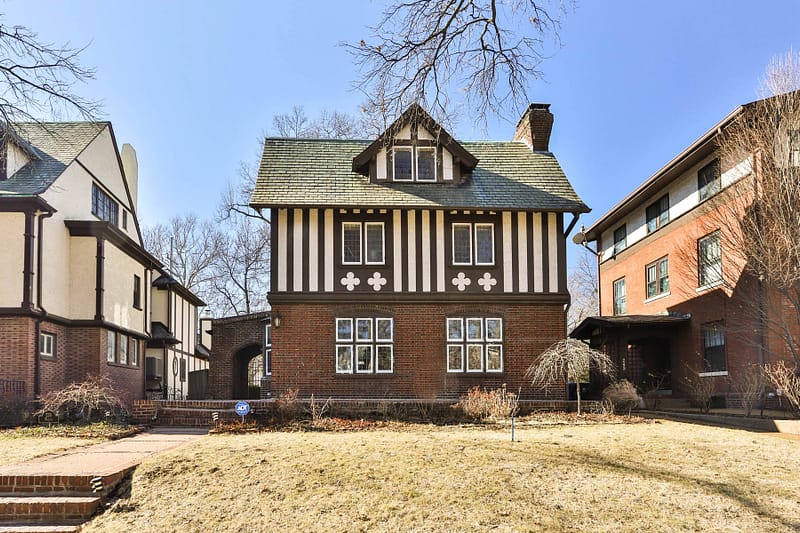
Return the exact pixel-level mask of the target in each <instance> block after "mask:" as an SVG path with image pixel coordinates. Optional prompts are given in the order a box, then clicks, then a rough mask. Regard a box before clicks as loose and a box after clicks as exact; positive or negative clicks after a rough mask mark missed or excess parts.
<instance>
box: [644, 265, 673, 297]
mask: <svg viewBox="0 0 800 533" xmlns="http://www.w3.org/2000/svg"><path fill="white" fill-rule="evenodd" d="M645 277H646V280H647V282H646V283H647V297H648V298H654V297H656V296H660V295H662V294H666V293H668V292H669V258H668V257H662V258H661V259H659V260H658V261H655V262H653V263H650V264H649V265H647V266H646V267H645Z"/></svg>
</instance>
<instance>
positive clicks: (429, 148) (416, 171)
mask: <svg viewBox="0 0 800 533" xmlns="http://www.w3.org/2000/svg"><path fill="white" fill-rule="evenodd" d="M420 152H431V153H432V154H433V179H430V180H423V179H420V177H419V153H420ZM436 152H437V150H436V147H435V146H417V147H416V150H414V163H416V164H415V165H414V180H415V181H418V182H420V183H436V179H437V177H438V176H437V172H436V171H437V169H438V166H439V165H438V163H439V161H438V155H437V154H436Z"/></svg>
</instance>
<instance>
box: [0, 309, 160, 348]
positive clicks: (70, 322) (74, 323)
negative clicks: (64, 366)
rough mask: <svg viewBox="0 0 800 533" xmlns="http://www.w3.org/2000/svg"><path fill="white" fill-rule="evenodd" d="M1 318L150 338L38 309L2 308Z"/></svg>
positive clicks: (96, 322)
mask: <svg viewBox="0 0 800 533" xmlns="http://www.w3.org/2000/svg"><path fill="white" fill-rule="evenodd" d="M0 317H28V318H38V319H40V320H42V321H43V322H51V323H53V324H59V325H62V326H66V327H72V328H91V327H98V328H105V329H110V330H113V331H116V332H118V333H123V334H125V335H128V336H131V337H136V338H137V339H141V340H147V339H149V338H150V335H149V334H148V333H142V332H141V331H134V330H132V329H127V328H123V327H121V326H118V325H116V324H112V323H111V322H107V321H105V320H74V319H70V318H64V317H62V316H59V315H53V314H51V313H45V312H42V311H37V310H36V309H23V308H21V307H0ZM140 355H141V354H140Z"/></svg>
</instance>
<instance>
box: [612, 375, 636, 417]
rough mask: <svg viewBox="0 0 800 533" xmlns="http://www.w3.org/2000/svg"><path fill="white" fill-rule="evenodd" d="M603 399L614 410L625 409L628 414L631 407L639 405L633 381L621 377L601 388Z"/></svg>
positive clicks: (622, 410)
mask: <svg viewBox="0 0 800 533" xmlns="http://www.w3.org/2000/svg"><path fill="white" fill-rule="evenodd" d="M603 401H605V402H608V403H609V404H610V405H611V407H612V408H613V410H614V412H617V413H622V412H626V411H627V413H628V414H630V412H631V409H636V408H637V407H639V401H640V398H639V393H638V392H637V390H636V387H635V386H634V385H633V383H631V382H630V381H628V380H627V379H623V380H620V381H617V382H615V383H612V384H611V385H609V386H608V387H606V388H605V389H604V390H603Z"/></svg>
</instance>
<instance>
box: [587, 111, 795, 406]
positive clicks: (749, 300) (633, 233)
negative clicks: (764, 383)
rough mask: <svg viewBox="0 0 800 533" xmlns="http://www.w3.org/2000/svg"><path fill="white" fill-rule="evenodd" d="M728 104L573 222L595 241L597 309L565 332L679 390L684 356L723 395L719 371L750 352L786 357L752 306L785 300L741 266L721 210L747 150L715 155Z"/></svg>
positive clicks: (747, 358) (635, 378) (734, 369)
mask: <svg viewBox="0 0 800 533" xmlns="http://www.w3.org/2000/svg"><path fill="white" fill-rule="evenodd" d="M749 105H750V104H748V105H745V106H740V107H738V108H737V109H736V110H734V111H733V112H732V113H731V114H729V115H728V116H727V117H725V118H724V119H723V120H722V121H720V122H719V123H718V124H716V125H714V126H713V127H712V128H711V129H710V130H709V131H708V132H706V133H705V134H704V135H702V136H701V137H700V138H699V139H697V140H696V141H695V142H693V143H692V144H691V145H690V146H688V147H687V148H686V149H685V150H684V151H682V152H681V153H680V154H678V155H677V156H676V157H675V158H674V159H673V160H671V161H670V162H668V163H667V164H666V165H665V166H664V167H663V168H661V169H660V170H659V171H658V172H656V173H655V174H654V175H653V176H651V177H650V178H649V179H648V180H647V181H645V182H644V183H643V184H642V185H641V186H639V187H638V188H637V189H636V190H634V191H633V192H631V193H630V194H629V195H628V196H626V197H625V198H624V199H623V200H622V201H620V202H619V203H618V204H617V205H616V206H614V207H613V208H612V209H611V210H610V211H609V212H608V213H606V214H605V215H603V216H602V217H600V219H599V220H598V221H597V222H595V223H594V224H593V225H592V226H591V227H590V228H588V229H586V230H584V234H585V237H586V242H593V243H596V246H597V250H598V252H599V255H598V263H599V283H600V287H599V292H600V316H596V317H590V318H587V319H586V320H584V321H583V322H582V323H581V324H579V325H578V326H577V327H576V328H575V330H574V331H573V332H571V336H572V337H576V338H580V339H585V340H590V341H591V342H592V344H593V345H595V346H596V347H601V348H603V349H604V350H605V351H606V352H607V353H609V354H610V355H611V356H612V358H613V359H614V360H615V362H616V363H617V365H618V367H619V370H620V374H621V377H625V378H627V379H629V380H630V381H632V382H633V383H635V384H636V385H638V386H641V387H643V388H649V387H651V386H653V385H654V384H656V383H658V382H660V384H661V387H660V388H661V389H662V394H666V395H675V396H679V397H680V396H684V395H685V394H686V392H687V391H686V390H685V386H684V385H683V384H682V378H683V377H684V376H685V375H686V374H687V372H689V371H690V370H689V369H690V368H691V369H693V370H694V371H696V372H699V376H700V377H701V378H702V379H708V380H713V381H714V389H715V394H717V395H718V396H719V397H720V398H728V399H729V400H734V399H735V398H734V396H735V395H734V394H733V388H732V386H731V381H732V380H736V379H738V378H739V377H740V376H741V375H742V373H743V371H744V370H745V368H747V366H748V365H751V364H762V365H763V364H765V363H769V362H771V361H775V360H777V359H783V358H787V359H788V357H787V355H788V354H785V353H784V350H783V348H782V347H781V341H780V340H779V339H777V338H774V336H773V335H772V334H771V333H770V332H769V330H768V328H766V327H765V326H764V323H763V321H762V319H761V318H760V316H759V313H760V312H761V311H759V309H761V310H763V311H764V312H767V313H773V314H774V315H773V316H779V314H780V313H782V312H785V310H784V309H783V308H782V307H781V305H780V304H779V303H778V300H777V299H776V297H775V295H774V294H771V293H770V291H768V290H767V288H765V287H764V286H762V285H761V284H760V283H758V281H757V280H756V279H754V278H753V277H752V276H750V275H749V274H748V273H747V272H746V271H745V269H744V266H745V265H744V259H743V258H742V254H741V253H738V250H736V249H734V247H735V246H736V244H735V243H736V242H737V238H736V235H737V234H735V233H734V232H736V231H738V224H737V223H736V219H735V217H731V216H730V214H731V213H732V212H733V209H735V206H736V205H738V204H737V203H738V202H740V200H741V198H742V196H741V192H742V191H741V190H740V188H739V187H737V185H739V184H741V183H745V181H747V178H749V177H750V176H751V168H752V159H751V158H750V157H746V158H745V159H744V160H742V161H739V162H737V163H735V164H731V163H721V162H720V158H719V156H718V153H717V149H716V140H717V136H718V135H719V132H720V131H721V130H723V129H724V128H726V126H728V125H729V124H731V123H732V121H734V120H737V119H738V118H739V117H740V116H742V114H743V113H745V112H746V111H747V109H748V106H749Z"/></svg>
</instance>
